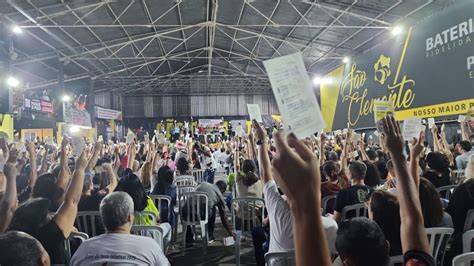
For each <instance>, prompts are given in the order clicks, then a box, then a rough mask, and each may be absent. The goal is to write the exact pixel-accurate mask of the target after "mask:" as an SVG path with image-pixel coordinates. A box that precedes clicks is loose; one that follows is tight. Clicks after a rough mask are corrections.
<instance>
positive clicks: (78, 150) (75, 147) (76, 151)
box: [71, 136, 86, 156]
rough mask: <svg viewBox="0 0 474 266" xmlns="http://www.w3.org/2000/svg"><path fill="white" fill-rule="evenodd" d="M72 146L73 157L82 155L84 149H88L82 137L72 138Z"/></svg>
mask: <svg viewBox="0 0 474 266" xmlns="http://www.w3.org/2000/svg"><path fill="white" fill-rule="evenodd" d="M71 144H72V155H73V156H79V155H81V154H82V151H84V149H85V148H86V143H85V142H84V139H83V138H82V137H78V136H73V137H72V138H71Z"/></svg>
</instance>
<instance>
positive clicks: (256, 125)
mask: <svg viewBox="0 0 474 266" xmlns="http://www.w3.org/2000/svg"><path fill="white" fill-rule="evenodd" d="M252 126H253V128H254V129H255V135H256V136H257V140H263V141H264V140H265V138H266V135H267V134H266V133H265V130H264V129H263V128H262V126H261V125H260V124H259V123H258V122H257V121H256V120H255V119H254V120H253V121H252Z"/></svg>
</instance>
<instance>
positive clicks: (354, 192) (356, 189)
mask: <svg viewBox="0 0 474 266" xmlns="http://www.w3.org/2000/svg"><path fill="white" fill-rule="evenodd" d="M366 171H367V166H366V165H365V164H364V163H362V162H359V161H354V162H352V163H351V164H350V165H349V178H350V180H351V183H352V186H350V187H348V188H346V189H343V190H341V191H339V193H337V197H336V202H335V203H334V220H336V222H338V223H339V222H340V221H341V219H342V210H343V209H344V207H346V206H350V205H354V204H358V203H363V202H365V201H367V200H368V197H369V196H370V194H372V192H373V191H374V189H373V188H372V187H369V186H366V185H365V184H364V177H365V173H366Z"/></svg>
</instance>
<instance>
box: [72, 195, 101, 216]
mask: <svg viewBox="0 0 474 266" xmlns="http://www.w3.org/2000/svg"><path fill="white" fill-rule="evenodd" d="M103 198H104V197H103V196H101V195H99V194H92V195H82V196H81V200H80V201H79V204H78V205H77V210H78V211H80V212H82V211H99V206H100V202H101V201H102V199H103Z"/></svg>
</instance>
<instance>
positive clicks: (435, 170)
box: [423, 152, 450, 188]
mask: <svg viewBox="0 0 474 266" xmlns="http://www.w3.org/2000/svg"><path fill="white" fill-rule="evenodd" d="M426 162H427V163H428V166H429V168H430V169H429V170H428V171H426V172H424V173H423V177H424V178H426V179H428V180H429V181H430V182H431V183H432V184H433V185H434V186H435V188H439V187H442V186H447V185H449V184H450V177H449V174H450V171H449V160H448V157H446V155H444V154H442V153H440V152H430V153H428V155H427V156H426Z"/></svg>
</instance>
